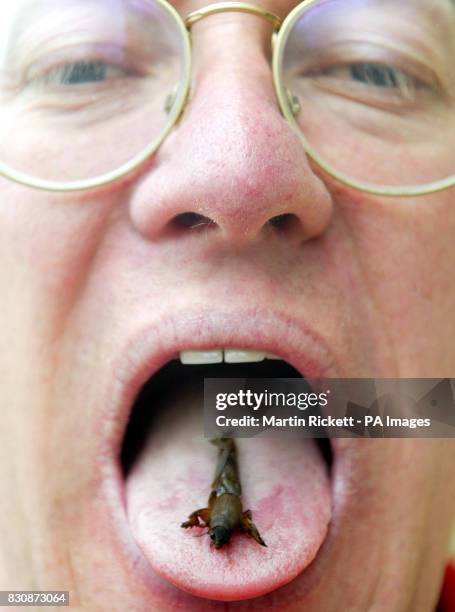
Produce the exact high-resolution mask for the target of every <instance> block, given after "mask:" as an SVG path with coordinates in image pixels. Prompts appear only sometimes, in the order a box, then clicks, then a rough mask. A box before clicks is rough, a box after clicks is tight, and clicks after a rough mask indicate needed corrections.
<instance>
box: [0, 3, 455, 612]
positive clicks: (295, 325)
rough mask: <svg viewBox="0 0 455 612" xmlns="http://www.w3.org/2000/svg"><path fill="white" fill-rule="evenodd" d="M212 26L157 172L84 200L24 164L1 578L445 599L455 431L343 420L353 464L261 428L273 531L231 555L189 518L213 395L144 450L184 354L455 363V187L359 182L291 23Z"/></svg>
mask: <svg viewBox="0 0 455 612" xmlns="http://www.w3.org/2000/svg"><path fill="white" fill-rule="evenodd" d="M201 6H203V3H201V2H199V0H194V2H188V3H187V2H183V3H182V4H179V5H178V6H177V7H176V8H177V9H178V10H179V12H181V14H182V15H186V14H187V13H188V12H190V11H192V10H195V9H196V8H200V7H201ZM264 7H265V8H266V9H268V10H270V11H273V12H275V13H277V14H279V15H280V16H284V15H285V14H286V13H287V12H289V11H290V10H291V9H292V8H293V4H292V3H286V2H284V1H283V0H281V1H278V0H277V1H274V0H270V2H266V3H265V4H264ZM1 10H3V9H0V11H1ZM450 19H452V20H453V23H454V26H453V30H454V31H455V20H454V18H453V15H451V14H450V15H448V16H447V20H449V21H447V20H446V22H450ZM192 36H193V45H194V68H193V74H194V76H193V79H194V82H193V88H192V95H191V99H190V101H189V105H188V108H187V110H186V112H185V114H184V116H183V117H182V119H181V121H180V122H179V124H178V125H177V127H176V128H175V129H174V130H173V131H172V133H171V134H170V136H169V137H168V138H167V140H166V141H165V142H164V144H163V145H162V146H161V147H160V149H159V150H158V152H157V154H156V155H155V157H154V158H153V160H152V161H151V162H150V163H149V164H146V165H145V166H144V167H143V168H141V170H140V171H139V172H136V173H135V174H134V175H133V176H130V177H128V179H126V180H123V181H121V182H120V183H116V184H112V185H111V186H108V187H104V188H102V189H99V190H97V191H91V192H85V193H81V194H77V193H73V194H66V195H52V194H49V193H47V192H39V191H35V190H32V189H27V188H25V187H22V186H19V185H16V184H13V183H11V182H9V181H7V180H6V179H1V181H0V194H1V200H2V205H1V207H0V232H1V239H0V257H1V259H0V262H1V263H0V283H1V287H2V301H1V321H2V334H1V336H0V342H1V348H0V372H1V378H2V385H1V398H2V406H3V411H2V427H1V430H0V431H1V433H0V449H1V451H0V452H1V458H2V461H1V466H2V467H1V471H0V482H1V483H2V486H3V495H2V501H1V512H0V541H1V542H2V544H1V547H0V588H1V589H56V588H58V589H64V590H69V591H70V592H71V597H72V605H73V606H74V607H75V608H76V607H78V608H79V609H84V610H118V611H123V610H138V611H139V610H140V611H142V610H144V611H145V610H157V611H160V612H162V611H168V610H169V611H170V610H175V609H176V608H179V609H182V610H201V611H205V610H207V611H208V610H218V609H220V610H221V609H226V604H224V603H221V602H214V601H210V600H216V599H222V600H231V601H235V600H246V599H247V598H253V599H249V600H248V601H241V602H240V603H232V604H229V605H228V609H231V608H232V609H238V610H249V611H260V610H264V609H267V608H268V607H274V608H276V609H280V610H289V611H296V610H303V609H305V611H306V612H312V611H318V612H320V611H321V610H323V611H324V612H329V611H331V610H334V611H335V610H339V609H343V610H356V611H357V610H358V611H363V610H370V609H371V610H373V609H374V610H393V611H397V612H399V611H411V610H412V611H413V612H419V611H422V612H430V610H432V609H433V607H434V604H435V600H436V599H437V594H438V589H439V587H440V579H441V572H442V568H443V566H444V563H445V561H446V556H447V551H446V549H447V541H448V534H449V531H450V526H451V522H452V520H453V516H454V512H455V482H454V479H453V474H452V471H453V468H452V466H453V461H454V459H455V445H454V444H453V441H452V440H442V439H441V440H417V439H407V440H396V439H395V440H342V439H338V440H334V441H332V442H333V444H332V451H333V465H332V469H331V472H330V475H327V470H326V467H325V465H324V464H323V460H322V458H321V457H320V456H319V455H317V451H316V448H315V446H313V443H312V442H311V443H307V444H301V445H300V444H299V445H279V444H276V443H274V446H272V443H271V442H270V446H269V447H268V446H267V444H268V442H265V441H262V444H263V445H262V446H260V447H259V446H255V445H254V444H253V442H254V443H255V444H257V442H256V441H248V440H243V441H241V442H240V443H239V453H240V459H241V460H242V457H243V463H242V465H241V469H242V473H244V482H243V484H244V493H245V497H246V499H247V501H246V503H248V506H249V507H251V509H252V510H253V512H254V517H255V520H256V523H257V524H258V526H259V525H260V519H261V517H262V519H261V520H262V522H263V524H264V525H265V528H264V529H263V530H261V535H262V536H263V537H264V539H265V540H266V541H268V543H269V546H268V548H267V549H264V550H262V549H260V548H259V547H257V545H256V544H255V543H254V542H250V541H246V542H244V541H243V539H242V538H240V539H239V540H238V541H237V542H236V543H235V549H233V551H232V553H231V554H229V553H225V552H224V551H216V552H214V551H213V550H210V548H209V545H208V543H207V538H208V536H206V537H201V538H192V537H191V536H190V535H189V534H188V533H185V532H183V531H182V530H181V529H180V528H179V524H178V520H177V519H176V520H174V517H180V520H184V519H185V518H186V516H187V514H188V513H189V512H190V511H192V510H193V509H194V508H195V507H200V506H203V505H204V504H205V503H206V496H207V495H208V489H209V484H210V481H211V478H212V472H213V469H214V464H213V457H214V455H213V454H212V449H210V448H207V447H208V444H207V441H206V440H204V439H203V438H202V434H201V432H200V430H198V428H197V427H196V426H195V425H194V421H195V420H194V419H192V416H191V415H192V413H191V410H190V408H192V406H193V405H194V406H195V407H197V405H198V404H199V402H200V398H199V397H198V396H197V395H194V394H191V393H190V390H189V389H188V393H187V391H186V390H185V392H182V393H181V395H180V397H179V396H175V397H173V396H172V397H171V396H169V398H168V399H167V400H165V401H164V402H163V406H161V407H160V409H159V410H158V408H157V407H155V409H156V411H157V417H156V423H155V424H154V426H153V428H152V429H151V431H150V434H149V435H148V437H147V442H146V444H145V446H144V448H145V450H144V452H143V454H142V455H141V457H140V458H139V459H138V461H137V464H136V465H134V464H133V466H132V468H131V470H130V471H129V472H128V475H127V476H125V471H124V470H123V469H122V465H121V461H120V453H121V449H122V444H123V440H124V436H125V430H126V426H127V422H128V418H129V415H130V413H131V411H132V405H133V402H134V398H135V396H136V395H137V393H138V392H139V390H140V388H141V386H142V385H143V384H145V382H146V381H147V380H148V379H149V378H150V377H151V376H152V375H153V374H154V373H155V372H157V370H158V369H159V368H161V367H162V366H164V365H165V364H166V363H167V362H168V361H170V360H172V359H173V358H175V357H176V356H177V355H178V354H179V352H180V351H186V350H192V351H202V350H209V349H218V348H241V349H246V350H259V351H264V352H269V353H274V354H277V355H278V356H280V357H281V358H283V359H284V360H286V361H287V362H289V363H290V364H292V365H293V366H294V367H295V368H296V369H298V370H299V371H300V372H301V373H302V374H303V375H308V376H311V375H312V376H330V377H450V376H453V373H454V366H455V318H454V316H453V313H454V312H455V286H454V283H453V270H454V269H455V243H454V240H453V236H454V235H455V206H454V199H455V195H454V189H453V188H452V189H449V190H446V191H443V192H440V193H438V194H434V195H432V196H425V197H419V198H414V199H402V200H400V199H398V198H386V197H379V196H373V195H366V194H362V193H360V192H356V191H354V190H353V189H351V188H349V187H345V186H343V185H341V184H339V183H337V182H335V181H334V180H333V179H330V178H329V177H328V176H326V175H325V174H323V173H322V171H320V170H318V169H317V168H316V167H315V166H314V165H312V164H310V162H309V161H308V159H307V158H306V156H305V153H304V151H303V148H302V145H301V143H300V142H299V140H298V138H297V137H296V135H295V133H294V132H293V131H292V130H291V129H290V127H289V126H288V125H287V124H286V122H285V121H284V119H283V117H282V116H281V115H280V112H279V110H278V107H277V103H276V97H275V92H274V88H273V82H272V77H271V73H270V65H269V59H270V26H269V24H267V23H266V22H262V21H261V20H260V19H258V18H256V17H254V16H251V15H242V14H240V13H232V14H222V15H215V16H212V17H210V18H209V19H207V20H205V21H202V22H201V23H199V24H196V25H195V26H194V28H193V33H192ZM454 37H455V34H454ZM452 129H453V126H452ZM21 138H24V135H21ZM98 146H99V145H98V142H97V141H96V140H94V142H93V143H92V145H91V146H90V148H89V149H88V150H87V151H86V155H87V156H92V157H93V158H94V159H96V156H97V147H98ZM116 146H117V143H115V142H113V143H112V147H113V148H115V147H116ZM452 154H453V152H452V151H451V150H447V155H448V156H450V155H452ZM367 161H368V160H365V163H367ZM43 163H47V164H49V165H50V166H52V163H53V160H52V159H50V160H45V162H43ZM400 163H401V164H403V171H404V172H405V171H406V170H409V168H406V163H407V160H406V157H405V156H403V157H402V158H401V159H400ZM441 163H442V162H441ZM187 213H190V215H188V214H187ZM283 215H284V216H283ZM186 367H187V368H191V366H186ZM188 372H189V373H190V375H191V370H190V369H188V370H184V368H183V366H182V368H181V369H180V370H179V377H181V380H175V386H176V387H180V386H181V387H182V388H183V389H185V387H184V386H183V385H184V382H185V381H184V377H186V376H187V375H188ZM150 410H151V411H153V410H154V406H153V397H152V398H151V399H150ZM168 411H169V414H171V411H172V412H173V413H174V416H173V417H172V420H171V419H170V417H169V416H168V414H167V412H168ZM175 414H178V416H175ZM198 434H199V438H197V435H198ZM296 491H297V493H298V494H297V493H296ZM197 504H199V506H198V505H197ZM246 507H247V506H246ZM289 508H291V509H292V513H290V512H288V510H289ZM308 508H310V510H308ZM258 517H259V518H258ZM285 519H286V521H287V522H286V521H285ZM294 519H295V520H294ZM284 524H286V529H288V531H287V533H286V534H285V535H283V533H284V531H283V527H284ZM327 525H328V527H327ZM435 525H436V526H437V528H436V529H434V526H435ZM295 543H296V544H295ZM281 545H282V546H281ZM234 553H235V554H234ZM219 555H222V556H219ZM226 555H228V556H226ZM287 562H288V565H286V563H287ZM310 562H312V563H311V566H309V567H308V569H306V567H307V566H308V565H309V564H310ZM220 567H221V568H222V569H221V570H220V569H219V568H220ZM223 572H224V573H223ZM277 575H278V576H279V577H280V581H281V582H280V584H278V583H277V581H276V576H277ZM291 578H293V580H291ZM267 584H269V585H270V586H269V587H267ZM281 585H284V586H281ZM277 587H280V588H277ZM189 593H191V594H189ZM197 596H199V597H197ZM254 597H256V599H254Z"/></svg>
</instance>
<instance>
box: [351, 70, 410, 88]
mask: <svg viewBox="0 0 455 612" xmlns="http://www.w3.org/2000/svg"><path fill="white" fill-rule="evenodd" d="M348 70H349V74H350V76H351V77H352V78H353V79H354V80H355V81H358V82H360V83H364V84H365V85H374V86H375V87H399V86H400V84H401V85H402V84H403V82H411V78H410V77H409V76H408V75H406V74H405V73H404V72H403V71H402V70H398V69H396V68H392V67H391V66H386V65H385V64H351V65H350V66H349V67H348Z"/></svg>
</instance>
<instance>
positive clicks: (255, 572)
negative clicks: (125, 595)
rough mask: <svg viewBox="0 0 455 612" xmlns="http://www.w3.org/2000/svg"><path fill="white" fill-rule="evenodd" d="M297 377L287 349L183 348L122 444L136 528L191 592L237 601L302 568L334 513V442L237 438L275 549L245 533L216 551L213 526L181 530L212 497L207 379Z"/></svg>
mask: <svg viewBox="0 0 455 612" xmlns="http://www.w3.org/2000/svg"><path fill="white" fill-rule="evenodd" d="M222 377H228V378H272V377H281V378H295V377H301V375H300V373H299V372H298V371H297V370H296V369H295V368H294V367H292V366H291V365H289V364H288V363H287V362H286V361H284V360H281V359H280V358H279V357H276V356H274V355H270V354H267V353H264V352H261V351H256V350H254V351H253V350H250V349H248V350H246V349H245V350H243V349H242V350H238V349H230V348H228V349H205V350H204V351H191V352H188V351H184V352H183V353H181V354H180V359H177V358H176V359H172V360H170V361H168V362H167V363H166V364H165V365H164V366H162V367H161V368H160V369H159V370H158V371H157V372H156V373H155V374H154V375H153V376H151V378H149V380H147V382H146V383H145V384H144V385H143V386H142V388H141V390H140V392H139V394H138V395H137V397H136V400H135V402H134V405H133V407H132V410H131V413H130V417H129V421H128V425H127V427H126V431H125V435H124V438H123V444H122V448H121V465H122V470H123V475H124V479H125V492H126V506H127V515H128V521H129V525H130V529H131V532H132V534H133V536H134V538H135V540H136V542H137V544H138V545H139V547H140V549H141V550H142V553H143V555H144V556H145V558H146V559H147V561H148V563H149V564H150V566H151V567H152V569H153V570H154V571H155V572H156V573H157V574H158V575H160V576H161V577H162V578H165V579H166V580H168V581H169V582H171V583H172V584H173V585H175V586H177V587H178V588H180V589H181V590H183V591H186V592H188V593H191V594H192V595H196V596H199V597H204V598H207V599H213V600H221V601H235V600H242V599H249V598H252V597H258V596H261V595H264V594H266V593H268V592H270V591H273V590H275V589H277V588H279V587H281V586H283V585H285V584H288V583H289V582H291V581H292V580H293V579H294V578H296V577H297V576H299V575H300V574H301V573H302V572H303V570H304V569H305V568H306V567H308V565H310V563H311V562H312V561H313V560H314V558H315V557H316V555H317V553H318V550H319V549H320V547H321V545H322V543H323V541H324V539H325V537H326V534H327V530H328V525H329V522H330V519H331V508H332V490H331V481H330V471H331V465H332V449H331V445H330V441H329V440H310V439H289V438H249V439H239V440H237V446H238V460H239V470H240V479H241V484H242V503H243V508H244V509H245V510H246V509H250V510H251V512H252V514H253V519H254V522H255V524H256V526H257V527H258V529H259V530H260V532H261V535H262V537H263V538H264V540H265V541H266V543H267V548H263V547H261V546H258V544H257V543H256V542H254V541H253V540H251V539H249V538H247V537H246V536H245V535H243V534H241V533H235V534H234V535H233V537H232V538H231V541H230V542H229V544H227V545H226V546H225V547H223V548H222V549H220V550H216V549H215V548H214V547H213V545H211V543H210V538H209V536H208V535H207V530H206V529H204V528H202V527H195V528H193V529H190V530H188V531H184V530H182V529H181V528H180V524H181V523H182V521H184V520H185V519H187V517H188V515H189V513H190V512H192V511H193V510H195V509H196V508H203V507H205V506H206V505H207V499H208V496H209V493H210V490H211V483H212V480H213V476H214V470H215V465H216V456H217V453H216V449H214V447H213V446H211V445H210V444H209V441H208V440H207V439H205V438H204V437H203V412H202V408H203V397H204V378H222Z"/></svg>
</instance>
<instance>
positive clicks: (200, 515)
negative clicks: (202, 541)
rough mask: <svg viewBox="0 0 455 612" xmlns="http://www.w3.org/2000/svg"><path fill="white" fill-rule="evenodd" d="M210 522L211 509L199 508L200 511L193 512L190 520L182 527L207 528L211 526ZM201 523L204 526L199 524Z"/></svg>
mask: <svg viewBox="0 0 455 612" xmlns="http://www.w3.org/2000/svg"><path fill="white" fill-rule="evenodd" d="M209 520H210V509H209V508H199V510H195V511H194V512H192V513H191V514H190V515H189V517H188V520H187V521H185V522H184V523H182V524H181V525H180V527H183V528H184V529H187V528H188V527H205V526H206V525H208V524H209ZM199 521H201V522H202V524H201V523H200V522H199Z"/></svg>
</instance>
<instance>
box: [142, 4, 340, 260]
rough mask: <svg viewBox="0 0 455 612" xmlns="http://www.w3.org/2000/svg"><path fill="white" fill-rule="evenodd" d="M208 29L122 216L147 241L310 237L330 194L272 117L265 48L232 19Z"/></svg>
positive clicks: (324, 215) (323, 218)
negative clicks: (199, 234) (178, 111)
mask: <svg viewBox="0 0 455 612" xmlns="http://www.w3.org/2000/svg"><path fill="white" fill-rule="evenodd" d="M217 17H218V18H222V17H223V15H219V16H217ZM237 18H239V16H237ZM213 19H215V17H214V18H213ZM240 19H242V16H240ZM208 24H209V20H207V22H205V23H201V24H200V26H199V27H200V30H199V31H198V32H197V35H198V36H199V38H198V45H197V47H195V49H194V55H195V58H196V59H197V64H196V70H195V74H194V77H195V84H194V87H193V93H192V96H191V99H190V101H189V106H188V107H187V110H186V112H185V114H184V116H183V118H182V120H181V122H180V123H179V125H178V126H177V128H175V129H174V131H173V132H172V134H171V135H170V136H169V137H168V139H167V140H166V141H165V143H164V144H163V145H162V147H161V148H160V150H159V152H158V154H157V156H156V158H155V160H154V162H153V163H152V164H151V166H152V167H151V168H150V170H147V171H146V172H145V173H144V174H143V175H142V177H141V178H140V180H139V181H138V182H137V183H136V186H135V189H134V192H133V195H132V198H131V207H130V216H131V220H132V222H133V224H134V226H135V227H136V229H137V230H138V231H139V232H140V233H141V234H142V235H143V236H144V237H146V238H147V239H151V240H153V239H161V238H163V237H165V236H170V235H172V236H175V235H176V234H175V230H176V228H178V230H179V233H178V235H179V236H182V235H185V233H188V232H191V235H192V236H194V234H195V232H194V230H195V229H197V228H199V227H204V228H205V229H207V230H210V232H208V231H207V232H204V239H205V240H206V239H207V235H209V236H218V237H219V238H221V239H222V240H223V241H225V242H226V243H228V244H230V245H232V246H235V247H236V248H239V247H241V246H246V245H248V244H251V243H253V242H257V241H259V240H261V239H264V238H265V237H267V235H268V234H269V232H271V231H274V232H280V233H281V235H283V236H286V237H287V238H289V239H290V238H291V237H293V238H294V239H297V240H298V241H302V240H309V239H311V238H315V237H316V236H318V235H320V234H321V233H323V232H324V230H325V229H326V227H327V226H328V224H329V222H330V218H331V214H332V202H331V197H330V194H329V192H328V190H327V188H326V186H325V185H324V183H323V182H322V181H321V180H320V178H319V177H318V176H317V175H316V174H315V173H314V172H313V170H312V169H311V167H310V165H309V163H308V159H307V157H306V155H305V152H304V150H303V147H302V144H301V142H300V141H299V139H298V137H297V136H296V134H294V132H293V131H292V129H291V127H290V126H289V125H288V124H287V122H286V121H285V120H284V119H283V117H282V116H281V114H280V112H279V109H278V107H277V101H276V95H275V90H274V87H273V81H272V76H271V71H270V65H269V62H268V60H267V58H266V54H265V52H264V44H263V43H262V44H261V41H260V40H259V39H255V38H254V37H252V35H251V31H252V30H251V29H249V30H248V29H247V30H245V31H243V32H241V31H240V30H241V28H236V27H235V23H233V22H232V17H231V21H229V22H228V24H227V25H226V24H224V25H223V27H221V25H220V26H219V27H216V26H215V27H214V28H213V29H210V28H209V27H207V26H208ZM248 25H249V26H251V23H250V22H249V24H248ZM203 26H205V28H203ZM229 26H231V27H229ZM221 33H222V37H221ZM269 36H270V34H269ZM220 37H221V40H223V44H222V45H220ZM194 40H195V41H196V33H194ZM220 46H221V49H220Z"/></svg>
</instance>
